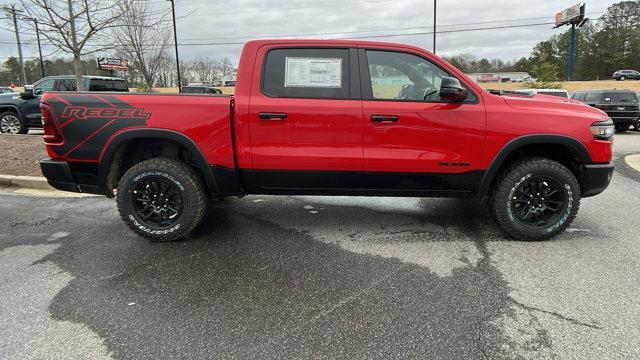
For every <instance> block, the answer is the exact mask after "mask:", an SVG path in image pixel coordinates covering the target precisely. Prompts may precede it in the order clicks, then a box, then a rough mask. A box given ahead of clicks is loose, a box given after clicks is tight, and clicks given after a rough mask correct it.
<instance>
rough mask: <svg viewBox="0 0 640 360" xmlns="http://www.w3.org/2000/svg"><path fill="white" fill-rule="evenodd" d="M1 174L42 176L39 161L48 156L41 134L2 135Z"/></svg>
mask: <svg viewBox="0 0 640 360" xmlns="http://www.w3.org/2000/svg"><path fill="white" fill-rule="evenodd" d="M0 149H2V156H0V174H2V175H27V176H42V173H41V172H40V166H39V164H38V163H39V161H40V160H42V159H43V158H46V157H47V151H46V150H45V148H44V142H43V141H42V136H41V135H7V134H1V135H0Z"/></svg>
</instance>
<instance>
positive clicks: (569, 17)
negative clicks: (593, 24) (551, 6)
mask: <svg viewBox="0 0 640 360" xmlns="http://www.w3.org/2000/svg"><path fill="white" fill-rule="evenodd" d="M583 19H584V4H575V5H573V6H572V7H570V8H568V9H564V10H562V11H560V12H558V13H557V14H556V27H560V26H562V25H568V24H577V23H579V22H581V21H582V20H583Z"/></svg>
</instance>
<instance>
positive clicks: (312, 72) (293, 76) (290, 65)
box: [284, 57, 342, 88]
mask: <svg viewBox="0 0 640 360" xmlns="http://www.w3.org/2000/svg"><path fill="white" fill-rule="evenodd" d="M284 86H285V87H319V88H339V87H342V59H340V58H301V57H287V58H286V64H285V78H284Z"/></svg>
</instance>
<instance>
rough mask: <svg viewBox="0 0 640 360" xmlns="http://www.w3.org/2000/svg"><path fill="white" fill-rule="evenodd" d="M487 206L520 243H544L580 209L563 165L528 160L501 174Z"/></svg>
mask: <svg viewBox="0 0 640 360" xmlns="http://www.w3.org/2000/svg"><path fill="white" fill-rule="evenodd" d="M489 206H491V207H492V212H493V213H494V214H495V217H496V219H497V221H498V223H499V224H500V226H501V227H502V228H503V229H504V231H505V232H507V233H508V234H509V235H511V236H513V237H514V238H516V239H519V240H526V241H538V240H546V239H549V238H552V237H554V236H556V235H557V234H559V233H561V232H562V231H564V229H566V228H567V226H569V224H571V222H572V221H573V219H574V218H575V217H576V214H577V213H578V209H579V207H580V185H579V184H578V181H577V180H576V178H575V176H573V174H572V173H571V171H569V169H567V168H566V167H565V166H564V165H562V164H560V163H558V162H556V161H553V160H550V159H545V158H528V159H522V160H520V161H517V162H515V163H514V164H512V165H511V166H510V167H509V168H508V169H507V170H506V171H504V172H503V173H502V175H501V176H500V178H499V179H498V181H497V182H496V184H495V185H494V188H493V190H492V195H491V199H490V203H489Z"/></svg>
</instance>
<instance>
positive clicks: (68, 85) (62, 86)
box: [53, 79, 78, 91]
mask: <svg viewBox="0 0 640 360" xmlns="http://www.w3.org/2000/svg"><path fill="white" fill-rule="evenodd" d="M77 89H78V88H77V86H76V80H75V79H56V80H55V82H54V83H53V90H55V91H76V90H77Z"/></svg>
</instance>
